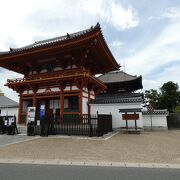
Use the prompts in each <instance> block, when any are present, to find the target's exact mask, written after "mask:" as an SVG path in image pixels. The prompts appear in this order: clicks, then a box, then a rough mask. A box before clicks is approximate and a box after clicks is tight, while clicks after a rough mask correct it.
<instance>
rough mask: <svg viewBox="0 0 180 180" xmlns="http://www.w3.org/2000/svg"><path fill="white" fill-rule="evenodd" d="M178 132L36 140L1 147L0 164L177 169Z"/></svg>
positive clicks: (179, 136) (57, 137)
mask: <svg viewBox="0 0 180 180" xmlns="http://www.w3.org/2000/svg"><path fill="white" fill-rule="evenodd" d="M179 139H180V131H178V130H170V131H153V132H151V131H145V132H143V133H141V134H140V135H136V134H121V133H118V134H115V135H114V136H112V137H111V138H92V139H91V138H83V137H72V136H70V137H68V136H50V137H40V138H39V137H38V138H35V139H33V140H31V141H25V142H22V143H18V144H12V145H8V146H5V147H0V162H1V163H3V162H11V163H13V162H14V163H35V164H38V163H40V164H54V163H56V164H64V165H65V164H74V165H78V164H80V165H82V164H84V165H103V164H104V165H105V166H121V167H126V166H132V167H163V168H165V167H167V168H170V167H172V168H173V167H174V168H180V143H179Z"/></svg>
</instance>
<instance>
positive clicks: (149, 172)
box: [0, 164, 180, 180]
mask: <svg viewBox="0 0 180 180" xmlns="http://www.w3.org/2000/svg"><path fill="white" fill-rule="evenodd" d="M10 179H11V180H19V179H21V180H31V179H32V180H56V179H57V180H61V179H62V180H66V179H67V180H96V179H97V180H114V179H115V180H116V179H117V180H139V179H140V180H152V179H153V180H171V179H172V180H179V179H180V170H179V169H150V168H120V167H87V166H60V165H57V166H56V165H33V164H29V165H27V164H26V165H25V164H0V180H10Z"/></svg>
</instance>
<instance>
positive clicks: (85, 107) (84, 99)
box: [82, 97, 88, 114]
mask: <svg viewBox="0 0 180 180" xmlns="http://www.w3.org/2000/svg"><path fill="white" fill-rule="evenodd" d="M87 102H88V99H87V98H84V97H83V98H82V113H83V114H88V106H87Z"/></svg>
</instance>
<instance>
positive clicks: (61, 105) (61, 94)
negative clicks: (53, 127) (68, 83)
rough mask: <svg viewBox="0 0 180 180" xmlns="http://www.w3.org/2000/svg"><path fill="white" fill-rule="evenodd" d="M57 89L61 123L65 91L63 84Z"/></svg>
mask: <svg viewBox="0 0 180 180" xmlns="http://www.w3.org/2000/svg"><path fill="white" fill-rule="evenodd" d="M59 89H60V118H61V122H63V117H64V89H65V85H64V84H60V86H59Z"/></svg>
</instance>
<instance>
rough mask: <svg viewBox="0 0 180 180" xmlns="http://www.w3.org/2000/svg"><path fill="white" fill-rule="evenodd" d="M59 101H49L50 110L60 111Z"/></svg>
mask: <svg viewBox="0 0 180 180" xmlns="http://www.w3.org/2000/svg"><path fill="white" fill-rule="evenodd" d="M59 101H60V100H59V99H54V100H50V101H49V108H50V109H59V108H60V104H59Z"/></svg>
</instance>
